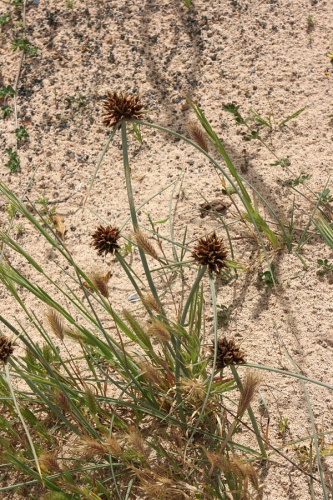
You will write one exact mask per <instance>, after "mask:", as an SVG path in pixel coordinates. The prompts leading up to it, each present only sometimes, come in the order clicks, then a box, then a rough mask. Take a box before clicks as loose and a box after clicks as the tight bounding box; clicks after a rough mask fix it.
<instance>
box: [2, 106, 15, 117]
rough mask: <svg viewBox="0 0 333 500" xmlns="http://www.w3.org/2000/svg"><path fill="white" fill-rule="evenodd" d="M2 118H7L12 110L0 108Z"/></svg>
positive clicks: (6, 107) (5, 107)
mask: <svg viewBox="0 0 333 500" xmlns="http://www.w3.org/2000/svg"><path fill="white" fill-rule="evenodd" d="M1 112H2V118H8V116H10V115H11V114H12V113H13V112H14V110H13V108H11V107H10V106H1Z"/></svg>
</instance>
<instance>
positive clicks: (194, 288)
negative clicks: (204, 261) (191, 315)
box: [180, 266, 207, 326]
mask: <svg viewBox="0 0 333 500" xmlns="http://www.w3.org/2000/svg"><path fill="white" fill-rule="evenodd" d="M206 269H207V266H202V267H200V268H199V271H198V275H197V277H196V280H195V282H194V283H193V286H192V288H191V291H190V294H189V296H188V298H187V301H186V304H185V306H184V309H183V312H182V316H181V319H180V324H181V325H182V326H184V324H185V321H186V316H187V313H188V310H189V308H190V305H191V303H192V300H193V296H194V294H195V293H196V291H197V289H198V287H199V285H200V282H201V280H202V278H203V276H204V274H205V272H206Z"/></svg>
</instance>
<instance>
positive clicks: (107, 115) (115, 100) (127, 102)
mask: <svg viewBox="0 0 333 500" xmlns="http://www.w3.org/2000/svg"><path fill="white" fill-rule="evenodd" d="M103 107H104V110H105V111H104V113H103V115H102V116H103V123H104V124H105V125H106V126H107V127H114V126H115V125H117V123H119V122H121V121H123V120H131V119H132V118H134V119H136V120H142V118H143V105H142V104H141V102H140V98H139V96H138V95H132V96H127V95H125V94H121V93H118V92H108V94H107V98H106V99H105V101H104V102H103Z"/></svg>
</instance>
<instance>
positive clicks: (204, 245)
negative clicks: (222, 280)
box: [192, 232, 228, 274]
mask: <svg viewBox="0 0 333 500" xmlns="http://www.w3.org/2000/svg"><path fill="white" fill-rule="evenodd" d="M227 253H228V252H227V249H226V247H225V246H224V243H223V240H222V238H218V237H217V235H216V233H215V232H214V233H213V234H211V235H210V236H206V237H205V238H201V239H200V240H199V241H198V243H197V245H196V246H195V247H194V250H193V252H192V257H193V258H194V260H195V262H196V263H197V264H199V265H201V266H207V267H208V270H209V271H210V272H215V273H217V274H218V273H220V272H221V270H222V269H223V268H224V267H226V263H225V259H226V257H227Z"/></svg>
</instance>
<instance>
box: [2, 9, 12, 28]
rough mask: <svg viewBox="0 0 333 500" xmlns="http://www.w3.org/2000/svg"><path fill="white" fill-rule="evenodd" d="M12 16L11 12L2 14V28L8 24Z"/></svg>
mask: <svg viewBox="0 0 333 500" xmlns="http://www.w3.org/2000/svg"><path fill="white" fill-rule="evenodd" d="M11 18H12V15H11V14H10V13H7V14H3V15H2V16H0V28H1V27H2V26H4V25H5V24H7V23H8V22H9V21H10V20H11Z"/></svg>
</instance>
